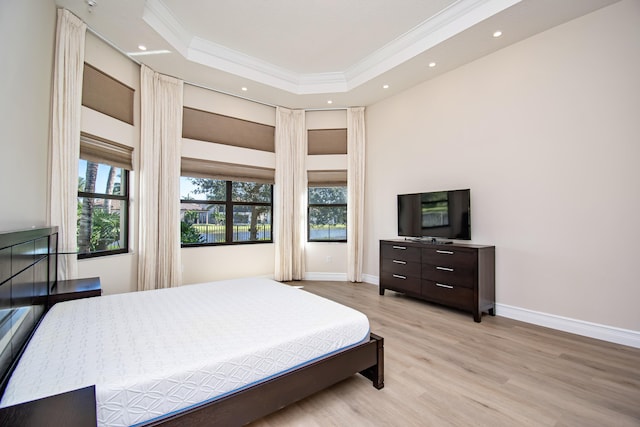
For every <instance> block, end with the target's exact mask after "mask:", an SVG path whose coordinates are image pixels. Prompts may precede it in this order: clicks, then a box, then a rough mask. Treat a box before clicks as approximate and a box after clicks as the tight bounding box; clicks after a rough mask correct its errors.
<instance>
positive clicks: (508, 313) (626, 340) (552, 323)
mask: <svg viewBox="0 0 640 427" xmlns="http://www.w3.org/2000/svg"><path fill="white" fill-rule="evenodd" d="M305 280H327V281H346V280H347V275H346V274H344V273H307V274H305ZM362 280H363V281H364V282H366V283H370V284H372V285H376V286H380V278H379V276H374V275H372V274H364V275H363V276H362ZM496 315H497V316H502V317H507V318H509V319H514V320H519V321H521V322H526V323H532V324H534V325H539V326H544V327H547V328H552V329H556V330H559V331H564V332H569V333H572V334H576V335H582V336H585V337H590V338H595V339H599V340H603V341H608V342H612V343H616V344H622V345H626V346H629V347H635V348H640V331H632V330H630V329H622V328H616V327H613V326H607V325H601V324H598V323H591V322H586V321H584V320H577V319H571V318H569V317H562V316H556V315H555V314H549V313H542V312H539V311H533V310H528V309H526V308H520V307H514V306H511V305H506V304H496Z"/></svg>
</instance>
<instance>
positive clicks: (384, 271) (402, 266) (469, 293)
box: [380, 240, 496, 322]
mask: <svg viewBox="0 0 640 427" xmlns="http://www.w3.org/2000/svg"><path fill="white" fill-rule="evenodd" d="M386 289H390V290H393V291H396V292H402V293H404V294H406V295H409V296H412V297H416V298H420V299H423V300H426V301H430V302H435V303H438V304H443V305H446V306H449V307H454V308H457V309H461V310H465V311H468V312H471V313H472V314H473V320H475V321H476V322H480V320H481V315H482V313H483V312H487V313H489V314H491V315H492V316H493V315H495V293H496V292H495V246H485V245H472V244H458V243H453V244H441V243H431V242H428V241H426V242H422V241H411V240H381V241H380V295H384V291H385V290H386Z"/></svg>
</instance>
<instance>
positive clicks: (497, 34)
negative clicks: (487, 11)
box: [493, 30, 502, 38]
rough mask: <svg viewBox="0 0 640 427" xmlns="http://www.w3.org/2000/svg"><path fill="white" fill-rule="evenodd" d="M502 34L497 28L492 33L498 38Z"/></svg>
mask: <svg viewBox="0 0 640 427" xmlns="http://www.w3.org/2000/svg"><path fill="white" fill-rule="evenodd" d="M501 35H502V31H500V30H498V31H496V32H494V33H493V37H495V38H498V37H500V36H501Z"/></svg>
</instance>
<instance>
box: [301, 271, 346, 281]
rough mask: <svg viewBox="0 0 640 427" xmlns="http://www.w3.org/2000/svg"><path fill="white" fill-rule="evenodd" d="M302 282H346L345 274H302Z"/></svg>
mask: <svg viewBox="0 0 640 427" xmlns="http://www.w3.org/2000/svg"><path fill="white" fill-rule="evenodd" d="M304 280H325V281H327V282H346V281H347V273H313V272H311V273H310V272H306V273H304Z"/></svg>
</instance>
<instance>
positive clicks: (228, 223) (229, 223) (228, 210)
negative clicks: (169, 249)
mask: <svg viewBox="0 0 640 427" xmlns="http://www.w3.org/2000/svg"><path fill="white" fill-rule="evenodd" d="M180 177H181V178H197V177H192V176H188V175H180ZM206 179H212V180H215V178H206ZM219 181H224V182H225V200H188V199H182V198H181V199H180V204H181V205H182V203H194V202H195V203H198V204H207V205H221V206H224V207H225V218H224V226H225V230H224V231H225V241H224V242H212V243H182V236H181V237H180V247H181V248H197V247H203V246H231V245H254V244H262V243H273V184H271V183H262V184H264V185H269V187H270V195H269V196H270V197H269V198H270V200H271V201H270V202H269V203H267V202H240V201H233V183H234V182H254V183H258V184H260V182H256V181H249V180H246V181H241V180H228V179H227V180H224V179H221V180H219ZM234 206H268V207H269V208H270V209H271V224H270V227H271V232H270V233H269V234H270V236H271V238H270V239H268V240H241V241H234V240H233V208H234Z"/></svg>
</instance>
